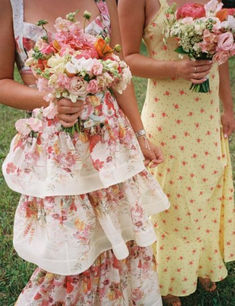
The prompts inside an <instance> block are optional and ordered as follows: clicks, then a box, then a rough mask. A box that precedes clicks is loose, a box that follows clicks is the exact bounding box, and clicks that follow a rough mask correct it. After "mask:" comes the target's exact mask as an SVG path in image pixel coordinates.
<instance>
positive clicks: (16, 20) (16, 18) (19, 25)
mask: <svg viewBox="0 0 235 306" xmlns="http://www.w3.org/2000/svg"><path fill="white" fill-rule="evenodd" d="M10 1H11V7H12V17H13V29H14V36H15V41H16V49H17V52H18V53H24V47H23V30H24V2H23V0H10Z"/></svg>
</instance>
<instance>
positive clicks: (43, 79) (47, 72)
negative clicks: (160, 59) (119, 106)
mask: <svg viewBox="0 0 235 306" xmlns="http://www.w3.org/2000/svg"><path fill="white" fill-rule="evenodd" d="M76 14H77V12H74V13H69V14H68V15H66V18H65V19H63V18H61V17H58V18H57V19H56V21H55V30H56V31H55V34H53V36H50V35H49V34H48V33H47V31H46V29H45V24H47V22H46V21H45V20H40V21H39V22H38V25H39V26H42V28H43V29H44V31H45V34H46V35H45V36H43V37H41V38H40V39H39V40H38V41H37V42H36V44H35V46H34V48H33V49H32V50H31V51H30V52H29V57H28V60H27V61H26V65H27V66H29V67H30V68H31V70H32V72H33V74H34V75H35V77H36V79H37V87H38V89H39V90H40V91H43V92H45V93H46V96H45V99H46V100H47V101H48V102H50V106H49V108H50V112H49V113H50V116H51V117H53V116H55V115H56V107H55V104H56V101H57V99H61V98H66V99H70V100H71V101H72V102H76V101H77V100H81V102H82V103H84V105H86V106H85V107H86V108H87V110H88V111H87V112H84V113H83V115H82V116H81V118H80V119H81V120H80V121H78V122H79V124H81V122H82V124H83V126H84V127H85V128H86V127H87V128H89V127H91V126H94V125H96V124H99V123H100V122H101V121H102V118H100V117H99V116H98V113H97V112H98V107H97V106H98V104H99V103H101V102H99V101H100V100H99V99H97V98H96V96H99V95H100V94H102V93H103V92H104V91H106V90H111V89H113V90H116V91H117V92H118V93H122V91H123V90H125V88H126V86H127V84H128V83H129V82H130V80H131V73H130V70H129V68H128V66H127V65H126V63H125V62H124V61H122V60H121V59H120V58H119V57H118V56H117V55H115V54H114V51H116V52H119V51H120V46H119V45H116V46H115V47H114V48H111V47H110V45H109V39H108V38H106V39H103V38H102V37H95V36H93V35H90V34H88V33H85V30H84V29H85V21H86V20H89V19H90V17H91V14H90V13H89V12H87V11H85V12H84V15H83V17H84V29H81V27H80V23H79V22H77V21H76V19H75V16H76ZM53 110H54V112H53ZM47 113H48V112H47ZM76 127H77V128H79V126H78V125H77V124H76Z"/></svg>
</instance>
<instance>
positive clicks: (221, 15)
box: [216, 8, 235, 22]
mask: <svg viewBox="0 0 235 306" xmlns="http://www.w3.org/2000/svg"><path fill="white" fill-rule="evenodd" d="M234 14H235V9H234V8H231V9H226V8H224V9H222V10H220V11H218V12H217V13H216V17H217V18H219V20H220V21H221V22H222V21H225V20H226V19H227V18H228V15H234Z"/></svg>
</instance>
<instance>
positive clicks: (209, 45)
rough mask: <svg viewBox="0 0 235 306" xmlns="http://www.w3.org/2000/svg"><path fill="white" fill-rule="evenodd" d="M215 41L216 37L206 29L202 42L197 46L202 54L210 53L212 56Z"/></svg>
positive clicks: (215, 44)
mask: <svg viewBox="0 0 235 306" xmlns="http://www.w3.org/2000/svg"><path fill="white" fill-rule="evenodd" d="M217 40H218V36H217V35H215V34H213V33H211V32H210V31H209V30H207V29H206V30H205V31H204V32H203V42H201V43H200V44H199V45H200V47H201V49H202V52H205V53H212V54H213V53H215V50H216V46H217Z"/></svg>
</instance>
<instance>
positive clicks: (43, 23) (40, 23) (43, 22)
mask: <svg viewBox="0 0 235 306" xmlns="http://www.w3.org/2000/svg"><path fill="white" fill-rule="evenodd" d="M45 24H48V21H46V20H44V19H41V20H39V21H38V22H37V26H39V27H40V26H44V25H45Z"/></svg>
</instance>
